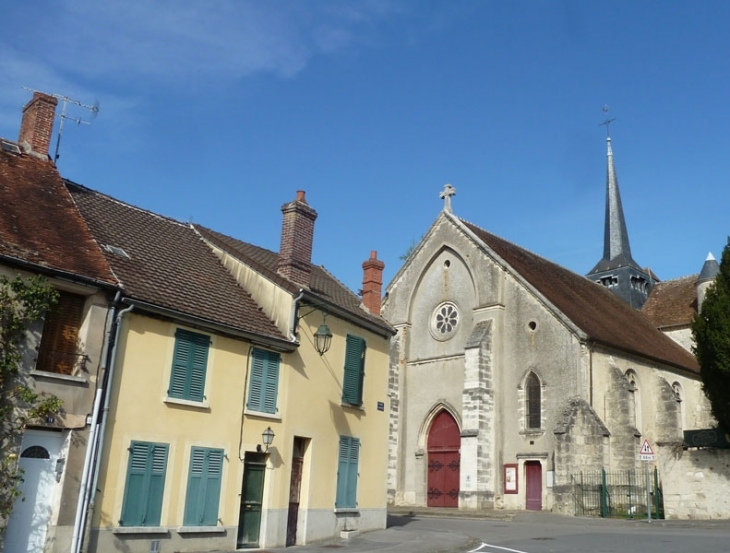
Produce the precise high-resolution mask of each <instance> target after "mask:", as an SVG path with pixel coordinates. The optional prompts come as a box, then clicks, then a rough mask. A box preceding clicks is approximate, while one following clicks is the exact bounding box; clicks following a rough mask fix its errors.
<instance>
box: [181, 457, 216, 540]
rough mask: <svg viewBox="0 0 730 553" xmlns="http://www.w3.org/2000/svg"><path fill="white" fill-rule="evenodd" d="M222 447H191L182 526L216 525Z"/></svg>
mask: <svg viewBox="0 0 730 553" xmlns="http://www.w3.org/2000/svg"><path fill="white" fill-rule="evenodd" d="M223 456H224V451H223V450H222V449H211V448H207V447H193V448H192V449H191V450H190V470H189V472H188V491H187V495H186V496H185V515H184V518H183V524H184V525H185V526H217V525H218V503H219V501H220V495H221V478H222V475H223Z"/></svg>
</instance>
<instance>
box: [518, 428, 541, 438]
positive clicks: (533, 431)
mask: <svg viewBox="0 0 730 553" xmlns="http://www.w3.org/2000/svg"><path fill="white" fill-rule="evenodd" d="M543 434H545V430H544V429H543V428H532V429H530V430H520V436H531V437H533V438H534V437H540V436H542V435H543Z"/></svg>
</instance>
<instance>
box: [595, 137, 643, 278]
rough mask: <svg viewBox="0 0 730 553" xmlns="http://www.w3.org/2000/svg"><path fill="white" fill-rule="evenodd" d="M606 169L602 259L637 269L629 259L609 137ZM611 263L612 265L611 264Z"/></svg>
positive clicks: (627, 242)
mask: <svg viewBox="0 0 730 553" xmlns="http://www.w3.org/2000/svg"><path fill="white" fill-rule="evenodd" d="M606 145H607V152H608V153H607V167H606V226H605V229H604V235H603V259H602V261H608V262H609V265H612V266H614V267H620V266H621V265H632V266H634V267H637V268H639V266H638V265H637V263H636V262H635V261H634V259H633V258H632V257H631V245H630V244H629V233H628V231H627V230H626V219H625V218H624V208H623V206H622V205H621V193H620V192H619V189H618V177H617V176H616V167H615V166H614V163H613V149H612V148H611V137H610V136H609V137H608V138H606ZM612 261H613V263H611V262H612Z"/></svg>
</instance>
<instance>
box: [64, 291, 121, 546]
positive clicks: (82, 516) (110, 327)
mask: <svg viewBox="0 0 730 553" xmlns="http://www.w3.org/2000/svg"><path fill="white" fill-rule="evenodd" d="M121 295H122V293H121V292H120V291H118V292H117V294H116V296H115V298H114V302H113V304H112V308H111V309H110V310H109V314H108V315H107V327H106V328H107V331H106V338H105V340H104V345H103V351H102V355H101V362H102V366H101V371H100V372H101V373H102V374H103V376H102V378H101V379H99V381H98V382H97V387H96V392H95V394H94V406H93V408H92V414H91V424H90V426H91V428H90V430H89V440H88V442H87V445H86V454H85V456H84V465H83V468H82V471H81V486H80V488H79V498H78V501H77V503H76V516H75V517H74V528H73V535H72V538H71V551H72V553H78V552H79V551H80V550H81V543H82V542H83V537H84V526H85V522H86V508H87V506H88V502H89V496H90V495H91V490H93V489H94V488H93V487H92V488H89V478H90V475H91V473H92V472H93V471H95V470H96V460H97V452H98V440H97V430H98V428H99V417H100V416H101V414H102V413H101V409H100V407H101V401H102V399H103V398H104V396H107V397H108V396H109V394H108V393H106V392H107V391H108V389H109V387H110V385H109V383H110V379H109V378H108V373H109V371H108V370H107V368H108V367H109V363H108V361H109V357H110V353H111V357H112V362H113V359H114V355H115V354H116V347H115V345H116V342H117V338H118V337H119V321H120V320H121V315H122V313H119V314H118V315H116V317H115V313H116V312H117V310H118V309H119V299H120V298H121ZM113 335H114V339H113V340H112V336H113Z"/></svg>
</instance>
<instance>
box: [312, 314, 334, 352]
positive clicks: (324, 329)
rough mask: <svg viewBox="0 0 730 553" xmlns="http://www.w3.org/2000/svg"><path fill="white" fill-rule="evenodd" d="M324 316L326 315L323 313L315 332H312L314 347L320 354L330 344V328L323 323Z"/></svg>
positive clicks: (327, 348) (326, 350)
mask: <svg viewBox="0 0 730 553" xmlns="http://www.w3.org/2000/svg"><path fill="white" fill-rule="evenodd" d="M325 317H326V315H323V317H322V324H321V325H319V328H318V329H317V332H315V333H314V347H315V349H316V350H317V353H319V354H320V355H324V354H325V353H327V352H328V351H329V350H330V346H331V345H332V331H331V330H330V327H328V326H327V324H325V322H324V318H325Z"/></svg>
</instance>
